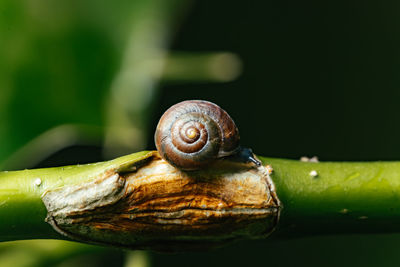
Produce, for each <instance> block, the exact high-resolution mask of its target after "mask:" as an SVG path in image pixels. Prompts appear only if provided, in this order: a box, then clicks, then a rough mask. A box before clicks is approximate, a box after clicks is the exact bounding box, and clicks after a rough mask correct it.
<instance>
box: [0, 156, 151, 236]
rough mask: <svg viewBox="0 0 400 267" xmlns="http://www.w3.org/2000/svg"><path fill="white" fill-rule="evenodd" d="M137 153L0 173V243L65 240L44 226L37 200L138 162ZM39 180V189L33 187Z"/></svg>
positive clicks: (42, 214)
mask: <svg viewBox="0 0 400 267" xmlns="http://www.w3.org/2000/svg"><path fill="white" fill-rule="evenodd" d="M146 154H147V152H139V153H135V154H132V155H128V156H125V157H120V158H117V159H115V160H110V161H106V162H99V163H94V164H86V165H76V166H66V167H57V168H44V169H34V170H23V171H11V172H7V171H5V172H0V241H9V240H20V239H34V238H56V239H65V238H64V237H63V236H62V235H61V234H59V233H57V232H56V231H55V230H54V229H53V228H52V227H51V226H50V225H49V224H48V223H47V222H45V218H46V214H47V210H46V208H45V206H44V204H43V202H42V199H41V196H42V195H43V193H44V192H46V191H47V190H52V189H55V188H59V187H63V186H66V185H74V184H80V183H84V182H86V181H88V180H91V179H93V177H96V176H98V175H99V174H101V173H104V172H105V171H106V170H108V169H110V168H114V167H115V166H117V167H118V168H124V166H125V164H127V165H129V163H130V162H131V161H133V162H135V161H137V160H141V159H142V158H143V156H145V155H146ZM39 179H40V181H41V183H40V185H37V183H36V182H38V181H39Z"/></svg>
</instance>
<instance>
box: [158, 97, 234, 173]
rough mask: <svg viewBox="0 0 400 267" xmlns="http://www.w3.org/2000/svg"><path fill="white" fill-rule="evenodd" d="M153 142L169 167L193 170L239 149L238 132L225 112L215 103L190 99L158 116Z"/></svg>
mask: <svg viewBox="0 0 400 267" xmlns="http://www.w3.org/2000/svg"><path fill="white" fill-rule="evenodd" d="M154 138H155V143H156V147H157V150H158V151H159V153H160V155H161V157H163V158H164V159H165V160H167V161H168V162H169V163H170V164H172V165H174V166H176V167H178V168H180V169H183V170H194V169H199V168H201V167H204V166H206V165H208V164H210V163H211V162H212V161H213V160H215V159H216V158H221V157H225V156H228V155H231V154H233V153H235V152H236V151H237V149H238V148H239V139H240V137H239V131H238V129H237V127H236V125H235V123H234V122H233V120H232V118H231V117H230V116H229V115H228V113H227V112H226V111H224V110H223V109H222V108H220V107H219V106H217V105H216V104H214V103H211V102H208V101H202V100H189V101H183V102H181V103H178V104H176V105H174V106H172V107H170V108H169V109H168V110H167V111H166V112H165V113H164V115H163V116H162V117H161V119H160V121H159V123H158V125H157V129H156V133H155V137H154Z"/></svg>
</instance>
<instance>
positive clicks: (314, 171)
mask: <svg viewBox="0 0 400 267" xmlns="http://www.w3.org/2000/svg"><path fill="white" fill-rule="evenodd" d="M309 175H310V176H311V177H314V178H315V177H317V176H318V172H317V171H316V170H312V171H310V173H309Z"/></svg>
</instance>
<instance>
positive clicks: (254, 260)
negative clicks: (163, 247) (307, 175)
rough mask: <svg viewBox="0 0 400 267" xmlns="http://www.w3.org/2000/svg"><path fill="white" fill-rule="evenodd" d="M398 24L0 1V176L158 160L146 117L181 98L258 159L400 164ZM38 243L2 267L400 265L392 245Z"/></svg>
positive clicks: (1, 249)
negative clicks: (198, 102)
mask: <svg viewBox="0 0 400 267" xmlns="http://www.w3.org/2000/svg"><path fill="white" fill-rule="evenodd" d="M399 12H400V2H397V1H383V2H379V1H333V0H327V1H309V0H307V1H269V0H268V1H247V2H243V1H241V2H239V1H236V2H234V1H227V0H220V1H211V0H203V1H183V0H147V1H140V0H136V1H128V0H120V1H114V2H112V1H94V0H87V1H77V0H72V1H50V0H24V1H15V0H3V1H1V2H0V144H1V149H0V168H1V169H2V170H14V169H23V168H34V167H50V166H60V165H66V164H77V163H87V162H93V161H99V160H105V159H109V158H112V157H115V156H119V155H122V154H125V153H131V152H135V151H139V150H142V149H154V148H155V146H154V143H153V133H154V129H155V126H156V124H157V121H158V118H159V117H160V116H161V114H162V113H163V112H164V111H165V110H166V109H167V108H168V107H169V106H171V105H172V104H175V103H177V102H179V101H182V100H187V99H205V100H209V101H213V102H215V103H217V104H219V105H220V106H222V107H223V108H224V109H225V110H227V111H228V112H229V113H230V115H231V116H232V117H233V118H234V119H235V122H236V123H237V125H238V127H239V129H240V133H241V138H242V143H243V144H244V145H245V146H249V147H251V148H253V150H254V151H255V152H256V153H257V154H260V155H264V156H270V157H284V158H292V159H298V158H300V157H301V156H314V155H317V156H318V157H319V158H320V160H322V161H326V160H335V161H336V160H349V161H367V160H400V139H399V138H398V136H400V126H399V124H398V123H397V122H398V117H399V114H400V105H399V100H400V16H399V15H398V14H399ZM376 231H377V232H379V229H376ZM34 242H36V241H34ZM44 242H45V243H43V242H41V243H40V245H37V244H39V243H29V242H28V243H26V242H25V243H24V242H22V243H21V242H15V243H3V244H1V246H0V266H10V265H9V264H12V266H71V265H74V266H75V267H76V266H188V265H190V266H193V267H194V266H225V265H230V266H243V265H244V264H246V265H251V266H268V265H280V266H293V265H297V266H303V265H304V266H321V265H323V266H358V265H364V266H377V265H379V266H397V265H398V264H399V263H400V256H399V254H398V252H397V251H398V247H399V243H400V235H397V234H392V235H368V236H367V235H353V236H325V237H309V238H303V239H292V240H281V241H272V240H264V241H257V242H242V243H238V244H234V245H231V246H229V247H227V248H223V249H221V250H217V251H213V252H201V253H184V254H158V253H153V252H151V253H144V254H143V253H139V252H125V251H121V250H112V249H105V248H100V247H93V246H86V245H73V244H74V243H61V242H58V241H57V242H55V241H51V242H50V241H44ZM46 242H47V243H46ZM54 242H55V243H54ZM64 244H65V245H64ZM33 247H34V248H35V249H32V248H33ZM58 249H59V250H58ZM71 251H72V252H71ZM50 255H52V256H50ZM49 257H50V258H51V259H49ZM57 257H58V258H57ZM14 261H15V262H14Z"/></svg>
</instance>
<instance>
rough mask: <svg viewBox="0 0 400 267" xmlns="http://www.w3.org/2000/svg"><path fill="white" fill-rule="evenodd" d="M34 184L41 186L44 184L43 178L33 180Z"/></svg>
mask: <svg viewBox="0 0 400 267" xmlns="http://www.w3.org/2000/svg"><path fill="white" fill-rule="evenodd" d="M33 184H34V185H36V186H40V185H41V184H42V179H40V178H36V179H35V181H33Z"/></svg>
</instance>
